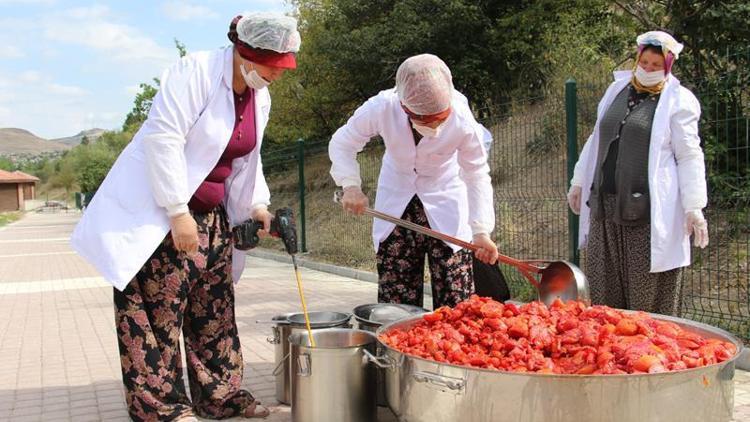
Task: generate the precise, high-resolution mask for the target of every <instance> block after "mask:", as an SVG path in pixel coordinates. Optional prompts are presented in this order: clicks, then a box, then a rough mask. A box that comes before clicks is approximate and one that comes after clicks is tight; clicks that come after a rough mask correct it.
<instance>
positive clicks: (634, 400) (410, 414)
mask: <svg viewBox="0 0 750 422" xmlns="http://www.w3.org/2000/svg"><path fill="white" fill-rule="evenodd" d="M652 316H653V317H654V318H656V319H661V320H667V321H672V322H674V323H676V324H678V325H680V326H681V327H682V328H683V329H685V330H688V331H691V332H694V333H697V334H700V335H702V336H705V337H709V338H719V339H721V340H724V341H729V342H732V343H733V344H734V345H735V346H736V347H737V355H735V357H734V358H732V359H731V360H728V361H726V362H722V363H720V364H715V365H710V366H705V367H702V368H695V369H689V370H684V371H677V372H667V373H659V374H633V375H554V374H529V373H513V372H503V371H496V370H486V369H479V368H470V367H463V366H456V365H450V364H445V363H439V362H435V361H431V360H426V359H422V358H418V357H415V356H409V355H406V354H404V353H401V352H399V351H397V350H395V349H393V348H391V347H389V346H386V345H384V344H382V343H381V349H382V350H384V353H382V354H381V355H380V356H378V357H376V358H374V361H375V363H376V364H377V365H378V366H379V367H381V368H384V369H385V378H386V394H387V398H388V405H389V407H390V408H391V410H392V411H393V412H394V413H395V414H396V416H397V417H398V419H399V421H405V422H436V421H471V422H501V421H514V422H516V421H524V422H538V421H544V422H556V421H559V422H563V421H565V422H567V421H598V422H643V421H655V420H658V421H660V422H672V421H674V422H684V421H729V420H731V418H732V408H733V402H734V384H733V382H732V378H733V377H734V369H735V361H736V359H737V356H739V354H740V352H741V349H742V343H741V342H739V341H738V340H737V339H736V338H735V337H734V336H732V335H731V334H729V333H727V332H726V331H724V330H721V329H718V328H715V327H711V326H709V325H705V324H701V323H698V322H693V321H688V320H684V319H681V318H673V317H666V316H663V315H652ZM420 319H421V317H420V316H417V317H412V318H409V319H407V320H402V321H398V322H395V323H391V324H388V325H386V326H383V327H381V328H380V329H379V330H378V331H377V335H378V336H380V335H381V334H382V333H384V332H386V331H388V330H390V329H393V328H400V329H403V330H406V329H408V328H410V327H411V326H413V325H414V324H416V323H417V322H418V321H419V320H420Z"/></svg>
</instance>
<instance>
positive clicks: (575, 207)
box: [568, 185, 581, 215]
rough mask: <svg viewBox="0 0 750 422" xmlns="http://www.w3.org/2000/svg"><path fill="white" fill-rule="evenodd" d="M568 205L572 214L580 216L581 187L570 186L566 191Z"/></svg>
mask: <svg viewBox="0 0 750 422" xmlns="http://www.w3.org/2000/svg"><path fill="white" fill-rule="evenodd" d="M568 205H569V206H570V209H571V210H572V211H573V214H575V215H579V214H581V187H580V186H576V185H572V186H571V187H570V190H568Z"/></svg>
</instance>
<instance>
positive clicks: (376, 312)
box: [354, 303, 429, 325]
mask: <svg viewBox="0 0 750 422" xmlns="http://www.w3.org/2000/svg"><path fill="white" fill-rule="evenodd" d="M425 312H429V311H428V310H426V309H423V308H420V307H419V306H414V305H403V304H399V303H369V304H367V305H359V306H357V307H356V308H354V317H355V318H357V320H362V321H367V322H369V323H372V324H377V325H382V324H388V323H391V322H393V321H398V320H400V319H404V318H408V317H411V316H414V315H419V314H423V313H425Z"/></svg>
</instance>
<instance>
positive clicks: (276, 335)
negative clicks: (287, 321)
mask: <svg viewBox="0 0 750 422" xmlns="http://www.w3.org/2000/svg"><path fill="white" fill-rule="evenodd" d="M271 330H272V331H273V337H266V341H267V342H269V343H271V344H280V343H281V333H280V330H279V327H277V326H273V327H271ZM287 356H288V355H287ZM284 359H286V358H284Z"/></svg>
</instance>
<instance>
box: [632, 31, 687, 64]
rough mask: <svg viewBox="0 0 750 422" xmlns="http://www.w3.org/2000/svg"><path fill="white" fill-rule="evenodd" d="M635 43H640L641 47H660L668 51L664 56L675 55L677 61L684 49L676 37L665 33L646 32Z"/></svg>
mask: <svg viewBox="0 0 750 422" xmlns="http://www.w3.org/2000/svg"><path fill="white" fill-rule="evenodd" d="M635 42H636V43H638V45H639V46H642V45H647V44H650V45H655V46H659V47H661V48H662V49H663V50H666V51H665V52H664V54H667V52H671V53H672V54H674V58H675V59H677V58H679V56H680V52H681V51H682V48H683V45H682V44H680V43H678V42H677V40H676V39H674V37H672V36H671V35H669V34H667V33H666V32H664V31H649V32H645V33H643V34H641V35H639V36H638V38H636V39H635Z"/></svg>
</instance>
